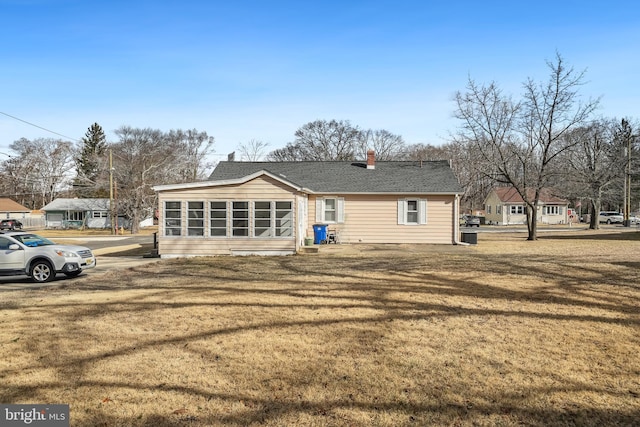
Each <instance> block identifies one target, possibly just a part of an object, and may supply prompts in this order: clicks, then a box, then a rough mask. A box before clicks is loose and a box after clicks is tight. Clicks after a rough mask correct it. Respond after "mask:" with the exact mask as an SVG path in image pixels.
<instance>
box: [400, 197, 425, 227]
mask: <svg viewBox="0 0 640 427" xmlns="http://www.w3.org/2000/svg"><path fill="white" fill-rule="evenodd" d="M426 223H427V201H426V200H425V199H400V200H398V224H400V225H421V224H426Z"/></svg>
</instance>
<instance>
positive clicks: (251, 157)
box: [238, 139, 269, 162]
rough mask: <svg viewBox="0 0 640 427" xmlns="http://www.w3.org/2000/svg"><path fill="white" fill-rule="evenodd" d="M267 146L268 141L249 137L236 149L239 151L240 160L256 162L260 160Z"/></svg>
mask: <svg viewBox="0 0 640 427" xmlns="http://www.w3.org/2000/svg"><path fill="white" fill-rule="evenodd" d="M268 147H269V143H268V142H263V141H260V140H258V139H250V140H249V141H248V142H246V143H244V144H240V146H239V147H238V151H239V152H240V160H242V161H247V162H257V161H260V160H262V158H263V157H264V155H265V151H266V149H267V148H268Z"/></svg>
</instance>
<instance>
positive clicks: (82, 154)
mask: <svg viewBox="0 0 640 427" xmlns="http://www.w3.org/2000/svg"><path fill="white" fill-rule="evenodd" d="M106 150H107V138H106V136H105V134H104V131H103V130H102V127H101V126H100V125H99V124H98V123H94V124H92V125H91V126H90V127H89V128H88V130H87V132H86V133H85V134H84V137H83V138H82V140H81V141H80V147H79V148H78V151H79V156H78V158H76V172H77V174H76V178H75V180H74V184H73V187H74V189H75V192H76V194H77V195H78V196H80V197H101V196H103V195H104V193H105V191H104V189H103V188H102V187H104V185H102V184H103V183H101V182H100V176H101V174H102V172H103V171H104V168H103V167H101V165H102V163H104V159H105V153H106ZM107 191H108V190H107Z"/></svg>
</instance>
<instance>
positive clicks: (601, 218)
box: [598, 211, 624, 224]
mask: <svg viewBox="0 0 640 427" xmlns="http://www.w3.org/2000/svg"><path fill="white" fill-rule="evenodd" d="M623 220H624V217H623V216H622V214H621V213H619V212H615V211H603V212H600V215H598V222H606V223H607V224H622V221H623Z"/></svg>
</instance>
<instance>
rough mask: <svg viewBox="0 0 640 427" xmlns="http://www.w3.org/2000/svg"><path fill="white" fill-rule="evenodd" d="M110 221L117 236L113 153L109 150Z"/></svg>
mask: <svg viewBox="0 0 640 427" xmlns="http://www.w3.org/2000/svg"><path fill="white" fill-rule="evenodd" d="M109 216H110V218H109V220H110V221H111V234H116V228H115V227H116V225H115V223H114V222H113V218H114V216H115V206H114V205H113V153H112V152H111V148H110V149H109Z"/></svg>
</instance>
